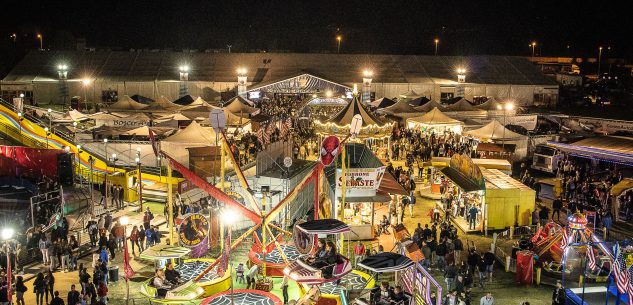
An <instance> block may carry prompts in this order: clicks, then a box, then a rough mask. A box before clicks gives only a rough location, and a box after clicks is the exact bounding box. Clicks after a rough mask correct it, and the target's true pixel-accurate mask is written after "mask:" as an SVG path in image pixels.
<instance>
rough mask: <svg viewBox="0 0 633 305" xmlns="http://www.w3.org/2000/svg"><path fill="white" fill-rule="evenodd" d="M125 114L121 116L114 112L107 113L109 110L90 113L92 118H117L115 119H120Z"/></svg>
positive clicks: (89, 116)
mask: <svg viewBox="0 0 633 305" xmlns="http://www.w3.org/2000/svg"><path fill="white" fill-rule="evenodd" d="M122 117H123V116H119V115H116V114H113V113H107V112H97V113H94V114H91V115H88V118H89V119H92V120H115V119H120V118H122Z"/></svg>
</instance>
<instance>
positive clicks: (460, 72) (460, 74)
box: [457, 68, 466, 83]
mask: <svg viewBox="0 0 633 305" xmlns="http://www.w3.org/2000/svg"><path fill="white" fill-rule="evenodd" d="M457 82H458V83H465V82H466V69H464V68H457Z"/></svg>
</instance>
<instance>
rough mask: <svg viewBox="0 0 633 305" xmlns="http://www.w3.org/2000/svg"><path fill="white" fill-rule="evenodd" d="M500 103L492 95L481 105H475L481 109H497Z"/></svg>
mask: <svg viewBox="0 0 633 305" xmlns="http://www.w3.org/2000/svg"><path fill="white" fill-rule="evenodd" d="M502 106H503V105H501V103H499V101H497V100H496V99H495V98H494V97H491V98H489V99H488V100H487V101H486V102H484V103H483V104H481V105H477V106H475V108H477V109H481V110H499V107H502Z"/></svg>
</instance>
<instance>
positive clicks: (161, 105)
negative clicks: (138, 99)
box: [147, 96, 183, 111]
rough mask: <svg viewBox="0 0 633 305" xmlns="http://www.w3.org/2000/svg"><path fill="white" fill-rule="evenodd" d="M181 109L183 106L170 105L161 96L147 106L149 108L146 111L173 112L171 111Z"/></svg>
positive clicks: (169, 102) (168, 101)
mask: <svg viewBox="0 0 633 305" xmlns="http://www.w3.org/2000/svg"><path fill="white" fill-rule="evenodd" d="M182 107H183V106H181V105H178V104H174V103H172V102H171V101H170V100H169V99H167V98H166V97H164V96H161V97H159V98H158V99H156V101H155V102H154V103H152V104H151V105H150V106H149V108H147V110H168V111H173V110H178V109H181V108H182Z"/></svg>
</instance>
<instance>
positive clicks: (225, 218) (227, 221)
mask: <svg viewBox="0 0 633 305" xmlns="http://www.w3.org/2000/svg"><path fill="white" fill-rule="evenodd" d="M236 220H237V213H236V212H235V211H234V210H233V209H230V208H224V211H223V212H222V222H223V223H224V225H225V226H227V228H228V232H227V234H228V235H227V238H228V239H229V246H228V249H225V251H228V252H227V257H228V258H227V259H228V261H229V266H228V268H227V269H228V270H227V271H228V272H229V278H230V279H231V305H233V304H235V301H234V300H233V297H234V295H233V264H232V263H231V234H232V233H233V225H234V224H235V221H236ZM264 225H265V224H264ZM222 230H224V228H222ZM263 232H264V234H266V232H265V230H264V231H263ZM264 248H265V247H264Z"/></svg>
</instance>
